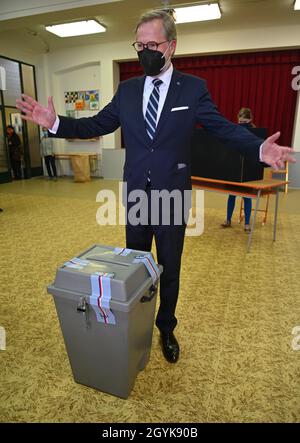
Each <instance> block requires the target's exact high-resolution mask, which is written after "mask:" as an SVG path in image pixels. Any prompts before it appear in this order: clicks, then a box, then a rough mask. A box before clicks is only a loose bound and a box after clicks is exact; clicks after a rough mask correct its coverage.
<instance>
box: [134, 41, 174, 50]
mask: <svg viewBox="0 0 300 443" xmlns="http://www.w3.org/2000/svg"><path fill="white" fill-rule="evenodd" d="M167 41H168V40H165V41H164V42H160V43H156V42H148V43H145V44H144V43H142V42H134V43H132V46H133V47H134V49H135V50H136V52H140V51H142V50H143V49H144V48H147V49H150V50H151V51H157V48H158V47H159V45H162V44H163V43H166V42H167Z"/></svg>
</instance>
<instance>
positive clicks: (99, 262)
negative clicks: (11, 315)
mask: <svg viewBox="0 0 300 443" xmlns="http://www.w3.org/2000/svg"><path fill="white" fill-rule="evenodd" d="M149 254H151V253H149V252H145V251H137V250H130V249H125V248H114V247H111V246H103V245H93V246H92V247H91V248H89V249H88V250H86V251H84V252H82V253H81V254H79V255H77V256H76V257H74V258H72V259H70V260H69V261H66V262H65V263H64V264H63V265H62V266H61V267H59V268H58V270H57V273H56V277H55V281H54V283H53V284H52V285H51V286H49V287H48V292H50V293H52V294H54V295H55V294H57V293H58V292H59V293H60V294H62V293H63V291H66V292H67V293H68V294H70V293H73V294H77V295H90V294H91V292H92V282H91V276H92V275H93V276H98V277H99V285H100V286H99V287H101V285H103V287H104V290H105V287H106V288H107V287H108V286H109V291H110V297H111V300H112V301H118V302H124V303H126V302H130V300H131V299H132V298H133V297H135V296H136V294H137V293H139V292H140V291H141V289H142V288H143V289H144V288H145V286H148V287H150V286H151V285H152V284H156V283H157V282H158V280H159V275H160V273H161V271H162V267H158V266H157V265H156V264H155V262H154V260H153V257H152V255H151V257H150V258H152V260H149ZM145 257H148V258H147V260H146V261H147V262H149V261H151V263H152V264H151V268H152V267H153V268H154V271H153V272H152V274H151V273H150V272H149V270H148V268H147V266H146V265H145ZM139 260H141V261H139ZM153 263H154V265H155V266H152V265H153ZM148 267H149V266H148ZM155 267H156V269H155ZM154 276H156V281H154V280H155V277H154ZM94 278H95V277H94ZM107 285H108V286H107Z"/></svg>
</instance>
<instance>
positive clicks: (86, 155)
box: [55, 152, 97, 182]
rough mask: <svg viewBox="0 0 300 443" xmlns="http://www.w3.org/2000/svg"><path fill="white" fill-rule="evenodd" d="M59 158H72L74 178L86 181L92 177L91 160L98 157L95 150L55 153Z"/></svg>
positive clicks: (78, 180) (77, 180)
mask: <svg viewBox="0 0 300 443" xmlns="http://www.w3.org/2000/svg"><path fill="white" fill-rule="evenodd" d="M55 158H57V159H58V160H71V163H72V167H73V172H74V180H75V181H76V182H86V181H89V180H90V179H91V178H90V160H91V159H97V154H95V153H94V152H68V153H64V154H55Z"/></svg>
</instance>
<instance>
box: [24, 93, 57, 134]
mask: <svg viewBox="0 0 300 443" xmlns="http://www.w3.org/2000/svg"><path fill="white" fill-rule="evenodd" d="M16 106H17V108H18V109H20V111H22V112H23V113H24V114H23V115H22V114H21V117H22V119H23V120H28V121H31V122H33V123H36V124H37V125H41V126H45V127H46V128H48V129H51V128H52V127H53V125H54V123H55V120H56V112H55V109H54V105H53V99H52V97H48V106H47V107H45V106H42V105H40V104H39V103H38V102H37V101H36V100H34V99H33V98H32V97H29V96H28V95H26V94H22V100H16Z"/></svg>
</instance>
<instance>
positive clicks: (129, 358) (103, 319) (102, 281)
mask: <svg viewBox="0 0 300 443" xmlns="http://www.w3.org/2000/svg"><path fill="white" fill-rule="evenodd" d="M161 272H162V267H161V266H158V265H157V264H156V263H155V261H154V259H153V257H152V254H151V253H149V252H143V251H135V250H130V249H124V248H113V247H110V246H101V245H94V246H92V247H91V248H89V249H88V250H87V251H84V252H83V253H81V254H79V255H78V256H76V257H74V258H72V259H71V260H69V261H67V262H66V263H64V264H63V265H62V266H61V267H59V268H58V270H57V272H56V277H55V280H54V282H53V283H52V284H51V285H50V286H48V292H49V293H50V294H52V295H53V298H54V302H55V307H56V311H57V315H58V318H59V322H60V326H61V330H62V334H63V338H64V342H65V346H66V350H67V353H68V357H69V360H70V365H71V368H72V372H73V376H74V380H75V381H76V382H77V383H81V384H83V385H86V386H90V387H92V388H95V389H97V390H100V391H103V392H107V393H109V394H112V395H115V396H118V397H122V398H127V397H128V396H129V394H130V392H131V390H132V387H133V385H134V382H135V379H136V376H137V374H138V373H139V371H141V370H142V369H144V368H145V366H146V364H147V362H148V360H149V356H150V350H151V343H152V333H153V325H154V314H155V304H156V297H157V285H158V282H159V278H160V274H161Z"/></svg>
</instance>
